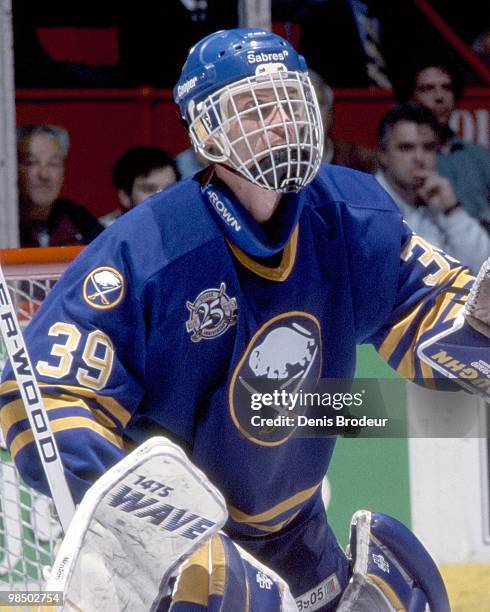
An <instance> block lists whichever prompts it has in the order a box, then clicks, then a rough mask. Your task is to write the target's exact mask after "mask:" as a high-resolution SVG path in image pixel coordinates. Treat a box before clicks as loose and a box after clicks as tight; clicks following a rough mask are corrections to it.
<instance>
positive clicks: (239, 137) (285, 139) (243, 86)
mask: <svg viewBox="0 0 490 612" xmlns="http://www.w3.org/2000/svg"><path fill="white" fill-rule="evenodd" d="M199 110H200V111H201V112H200V113H199V115H197V117H196V119H195V120H194V121H193V123H192V125H191V135H193V139H194V141H195V142H196V140H197V139H199V136H201V139H200V140H201V142H200V143H199V145H198V146H199V148H200V150H202V152H203V154H204V155H205V156H206V157H207V158H208V159H210V160H211V161H215V162H218V163H220V162H221V163H223V164H224V165H226V166H230V167H232V168H233V169H234V170H236V171H237V172H238V173H239V174H241V175H242V176H243V177H245V178H246V179H247V180H249V181H250V182H252V183H254V184H255V185H258V186H259V187H262V188H265V189H269V190H272V191H276V192H288V191H298V190H299V189H300V188H301V187H303V186H304V185H306V184H307V183H309V182H310V181H311V180H312V179H313V178H314V176H315V174H316V172H317V170H318V167H319V164H320V161H321V155H322V146H323V140H322V134H323V131H322V128H321V119H320V113H319V109H318V104H317V101H316V97H315V95H314V92H313V88H312V86H311V83H310V81H309V78H308V77H307V76H306V74H303V73H298V72H286V71H281V72H276V73H272V74H264V75H261V76H255V77H248V78H245V79H242V80H241V81H238V82H237V83H233V84H232V85H229V86H226V87H224V88H222V89H221V90H219V91H218V92H216V93H215V94H213V95H211V96H209V98H207V99H206V100H205V101H204V102H203V103H202V104H201V105H200V109H199ZM214 126H216V127H214ZM203 128H205V132H204V130H203ZM206 132H207V133H206Z"/></svg>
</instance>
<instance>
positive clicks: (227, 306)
mask: <svg viewBox="0 0 490 612" xmlns="http://www.w3.org/2000/svg"><path fill="white" fill-rule="evenodd" d="M186 306H187V309H188V310H189V313H190V314H189V319H188V320H187V322H186V324H185V327H186V330H187V331H188V332H189V333H190V334H191V340H192V341H193V342H200V341H201V340H211V339H213V338H217V337H218V336H221V335H222V334H224V333H225V331H226V330H227V329H228V328H229V327H230V326H232V325H235V324H236V322H237V316H236V314H235V312H236V310H237V301H236V298H234V297H232V298H230V297H229V296H228V295H226V285H225V283H221V285H220V287H219V289H205V290H204V291H202V292H201V293H200V294H199V295H198V296H197V298H196V299H195V300H194V302H189V301H187V302H186Z"/></svg>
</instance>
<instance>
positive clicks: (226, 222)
mask: <svg viewBox="0 0 490 612" xmlns="http://www.w3.org/2000/svg"><path fill="white" fill-rule="evenodd" d="M225 167H226V168H227V169H228V170H230V171H231V172H233V173H234V174H237V175H239V176H240V177H242V178H243V175H242V174H241V173H240V172H238V171H237V170H236V169H232V168H230V167H228V166H225ZM211 178H213V177H212V176H211V177H210V179H211ZM215 182H216V181H215ZM201 193H202V196H203V199H204V202H205V203H206V205H207V206H208V208H209V210H210V211H211V214H212V215H213V217H214V219H215V221H216V222H217V223H218V225H219V226H220V227H221V230H222V231H223V233H224V234H225V236H226V237H227V238H228V239H229V240H231V242H233V243H234V244H236V245H237V246H238V247H239V248H240V249H242V251H244V252H245V253H247V254H248V255H251V256H252V257H259V258H266V257H272V256H273V255H275V254H276V253H279V252H280V251H282V249H284V247H285V246H286V244H287V243H288V241H289V238H290V236H291V234H292V232H293V230H294V228H295V227H296V224H297V223H298V221H299V217H300V215H301V211H302V209H303V198H302V196H301V195H299V194H296V193H292V194H285V195H283V197H282V198H281V202H280V204H279V207H278V210H277V211H276V213H275V215H276V218H275V220H274V235H273V236H272V235H270V234H268V233H267V232H266V230H265V229H264V227H263V226H262V225H260V224H259V223H257V221H255V219H254V218H253V217H252V215H251V214H250V213H249V212H248V211H247V210H246V209H245V208H244V207H243V206H242V205H241V204H240V202H239V200H238V199H237V198H236V197H235V195H234V194H233V192H232V191H231V189H229V188H228V187H227V186H226V185H225V184H224V183H223V182H222V181H220V183H219V186H217V185H215V184H213V183H211V182H210V180H208V182H207V183H206V184H205V185H203V186H202V187H201Z"/></svg>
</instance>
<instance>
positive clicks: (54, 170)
mask: <svg viewBox="0 0 490 612" xmlns="http://www.w3.org/2000/svg"><path fill="white" fill-rule="evenodd" d="M69 144H70V141H69V136H68V133H67V132H66V130H64V129H63V128H61V127H58V126H54V125H29V126H23V127H20V128H18V130H17V152H18V164H19V174H18V186H19V221H20V226H19V229H20V244H21V246H23V247H37V246H41V247H44V246H63V245H77V244H88V243H89V242H90V241H91V240H93V238H95V237H96V236H97V235H98V234H100V232H101V231H102V230H103V229H104V228H103V226H102V225H101V224H100V223H99V222H98V221H97V219H96V218H95V217H94V216H93V215H92V214H91V213H90V212H89V211H88V210H86V209H85V208H83V206H80V205H79V204H75V203H74V202H72V201H70V200H66V199H64V198H60V197H59V194H60V191H61V187H62V185H63V180H64V176H65V158H66V155H67V153H68V148H69Z"/></svg>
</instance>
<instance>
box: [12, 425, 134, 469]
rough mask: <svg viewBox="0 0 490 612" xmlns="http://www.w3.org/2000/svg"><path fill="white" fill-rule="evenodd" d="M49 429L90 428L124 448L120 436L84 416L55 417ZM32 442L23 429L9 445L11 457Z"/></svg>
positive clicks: (27, 431) (31, 437)
mask: <svg viewBox="0 0 490 612" xmlns="http://www.w3.org/2000/svg"><path fill="white" fill-rule="evenodd" d="M50 424H51V429H52V431H53V433H59V432H61V431H73V430H75V429H90V430H91V431H94V432H95V433H96V434H98V435H99V436H100V437H101V438H104V439H105V440H107V441H108V442H110V443H111V444H113V445H114V446H117V447H118V448H120V449H121V450H124V444H123V441H122V438H121V436H118V435H116V434H114V433H112V432H111V431H108V430H107V429H106V428H105V427H102V425H100V424H99V423H96V422H95V421H92V420H91V419H88V418H86V417H66V418H63V419H56V420H55V421H51V422H50ZM32 442H34V436H33V435H32V431H31V430H30V429H28V430H26V431H23V432H22V433H20V434H19V435H18V436H16V437H15V438H14V439H13V440H12V443H11V445H10V453H11V455H12V458H13V459H15V457H16V455H17V453H19V452H20V451H21V450H22V449H23V448H24V447H25V446H27V445H28V444H31V443H32Z"/></svg>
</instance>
